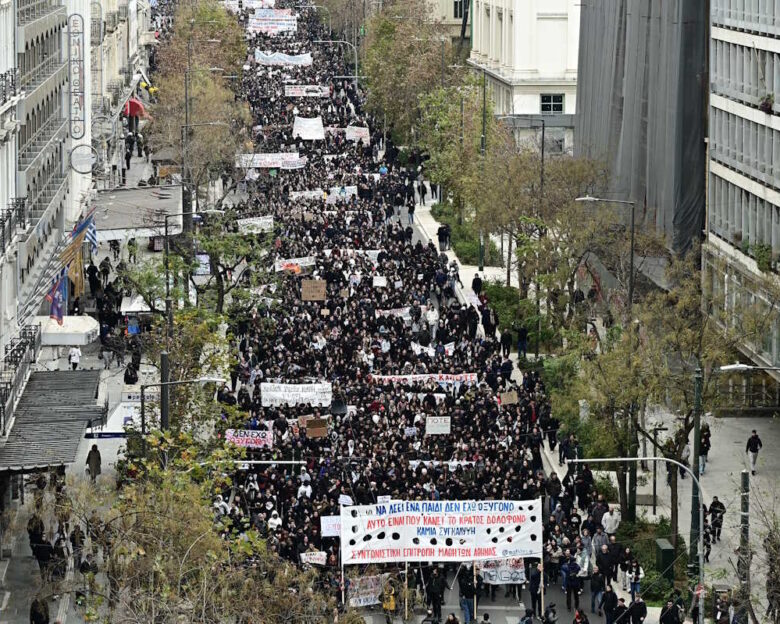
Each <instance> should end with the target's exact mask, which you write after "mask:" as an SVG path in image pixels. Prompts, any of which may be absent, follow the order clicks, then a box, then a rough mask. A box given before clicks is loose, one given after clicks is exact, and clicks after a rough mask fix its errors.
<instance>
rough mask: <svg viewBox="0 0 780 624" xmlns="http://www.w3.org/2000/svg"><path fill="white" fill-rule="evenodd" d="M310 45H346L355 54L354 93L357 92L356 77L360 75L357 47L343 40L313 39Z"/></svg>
mask: <svg viewBox="0 0 780 624" xmlns="http://www.w3.org/2000/svg"><path fill="white" fill-rule="evenodd" d="M312 43H340V44H342V45H348V46H350V47H351V48H352V51H353V52H354V54H355V91H357V88H358V78H357V77H358V76H359V75H360V72H359V71H358V51H357V46H356V45H355V44H354V43H350V42H349V41H344V40H343V39H315V40H314V41H313V42H312Z"/></svg>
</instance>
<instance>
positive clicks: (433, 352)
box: [412, 342, 436, 357]
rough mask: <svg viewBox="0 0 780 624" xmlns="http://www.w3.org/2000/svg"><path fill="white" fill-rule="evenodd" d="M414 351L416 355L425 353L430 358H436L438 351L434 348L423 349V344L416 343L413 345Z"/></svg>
mask: <svg viewBox="0 0 780 624" xmlns="http://www.w3.org/2000/svg"><path fill="white" fill-rule="evenodd" d="M412 351H414V354H415V355H420V354H421V353H425V354H426V355H427V356H428V357H436V349H434V348H433V347H423V346H422V345H421V344H418V343H416V342H413V343H412Z"/></svg>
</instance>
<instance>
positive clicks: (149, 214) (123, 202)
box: [94, 184, 182, 242]
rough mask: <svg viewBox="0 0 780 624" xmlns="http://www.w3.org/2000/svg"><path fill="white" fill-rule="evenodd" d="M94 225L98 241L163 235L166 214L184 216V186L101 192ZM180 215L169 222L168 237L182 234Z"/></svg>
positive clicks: (96, 206)
mask: <svg viewBox="0 0 780 624" xmlns="http://www.w3.org/2000/svg"><path fill="white" fill-rule="evenodd" d="M94 206H95V226H96V227H97V238H98V242H105V241H112V240H128V239H130V238H150V237H152V236H162V235H163V233H164V231H165V230H164V227H163V226H164V223H163V219H164V217H165V216H166V215H181V212H182V200H181V186H180V185H178V184H171V185H168V186H145V187H140V188H130V189H111V190H106V191H98V194H97V199H96V200H95V203H94ZM181 231H182V218H181V216H178V217H172V218H170V219H168V234H169V235H170V234H180V233H181Z"/></svg>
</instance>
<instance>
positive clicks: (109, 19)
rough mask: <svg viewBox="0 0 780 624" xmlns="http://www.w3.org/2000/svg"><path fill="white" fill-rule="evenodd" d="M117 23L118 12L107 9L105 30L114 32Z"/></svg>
mask: <svg viewBox="0 0 780 624" xmlns="http://www.w3.org/2000/svg"><path fill="white" fill-rule="evenodd" d="M118 23H119V13H117V12H116V11H109V12H108V13H106V32H107V33H110V32H114V31H115V30H116V27H117V24H118Z"/></svg>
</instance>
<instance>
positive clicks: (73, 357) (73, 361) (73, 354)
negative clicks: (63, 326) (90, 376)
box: [68, 346, 81, 370]
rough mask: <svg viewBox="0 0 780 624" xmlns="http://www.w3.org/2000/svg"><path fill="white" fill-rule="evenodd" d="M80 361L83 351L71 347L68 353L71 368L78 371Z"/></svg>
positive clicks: (76, 347)
mask: <svg viewBox="0 0 780 624" xmlns="http://www.w3.org/2000/svg"><path fill="white" fill-rule="evenodd" d="M80 361H81V349H79V348H78V346H73V347H71V348H70V351H69V352H68V363H69V364H70V366H71V368H72V369H73V370H76V369H77V368H78V367H79V362H80Z"/></svg>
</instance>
